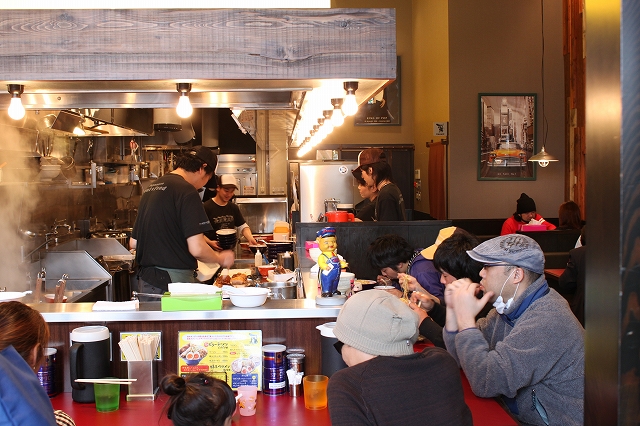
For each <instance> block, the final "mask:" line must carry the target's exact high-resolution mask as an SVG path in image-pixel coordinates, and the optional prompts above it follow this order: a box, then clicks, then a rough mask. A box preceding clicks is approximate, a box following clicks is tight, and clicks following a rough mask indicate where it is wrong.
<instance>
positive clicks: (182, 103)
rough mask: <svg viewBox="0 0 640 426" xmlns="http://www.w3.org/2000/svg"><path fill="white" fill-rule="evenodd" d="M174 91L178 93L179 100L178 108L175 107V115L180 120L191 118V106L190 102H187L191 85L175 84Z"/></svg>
mask: <svg viewBox="0 0 640 426" xmlns="http://www.w3.org/2000/svg"><path fill="white" fill-rule="evenodd" d="M176 89H177V90H178V92H180V100H179V101H178V106H177V107H176V113H178V116H179V117H180V118H188V117H191V113H193V107H192V106H191V102H190V101H189V92H190V91H191V83H178V84H176Z"/></svg>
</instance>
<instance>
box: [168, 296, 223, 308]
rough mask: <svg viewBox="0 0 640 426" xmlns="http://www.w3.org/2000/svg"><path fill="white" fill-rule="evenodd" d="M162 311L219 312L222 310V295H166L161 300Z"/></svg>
mask: <svg viewBox="0 0 640 426" xmlns="http://www.w3.org/2000/svg"><path fill="white" fill-rule="evenodd" d="M160 306H161V307H162V311H164V312H170V311H219V310H220V309H222V293H217V294H187V295H171V293H165V294H164V295H162V299H160Z"/></svg>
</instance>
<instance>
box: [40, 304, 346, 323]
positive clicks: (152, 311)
mask: <svg viewBox="0 0 640 426" xmlns="http://www.w3.org/2000/svg"><path fill="white" fill-rule="evenodd" d="M30 306H31V307H32V308H34V309H37V310H38V311H39V312H40V313H41V314H42V316H43V317H44V319H45V321H47V322H48V323H53V322H105V321H106V322H110V321H182V320H236V319H280V318H333V317H337V316H338V313H339V312H340V306H318V305H316V302H315V300H311V299H302V300H299V299H288V300H273V299H267V302H266V303H265V304H264V305H262V306H259V307H257V308H238V307H236V306H233V305H232V304H231V302H230V301H228V300H224V301H223V303H222V309H221V310H218V311H180V312H163V311H162V310H161V309H160V302H142V303H140V310H139V311H117V312H115V311H113V312H105V311H101V312H93V311H92V310H91V309H92V307H93V303H39V304H32V305H30Z"/></svg>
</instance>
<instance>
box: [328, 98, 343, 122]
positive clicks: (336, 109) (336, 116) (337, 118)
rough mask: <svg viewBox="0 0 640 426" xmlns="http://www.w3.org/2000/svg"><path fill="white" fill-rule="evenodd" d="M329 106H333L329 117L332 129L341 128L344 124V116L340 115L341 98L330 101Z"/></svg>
mask: <svg viewBox="0 0 640 426" xmlns="http://www.w3.org/2000/svg"><path fill="white" fill-rule="evenodd" d="M331 105H333V115H332V116H331V123H332V124H333V127H339V126H342V124H343V123H344V115H343V114H342V110H341V109H340V108H342V98H334V99H331Z"/></svg>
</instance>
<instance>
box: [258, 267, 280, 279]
mask: <svg viewBox="0 0 640 426" xmlns="http://www.w3.org/2000/svg"><path fill="white" fill-rule="evenodd" d="M274 269H276V266H275V265H262V266H258V271H260V275H262V276H263V277H267V276H268V275H269V271H273V270H274Z"/></svg>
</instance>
